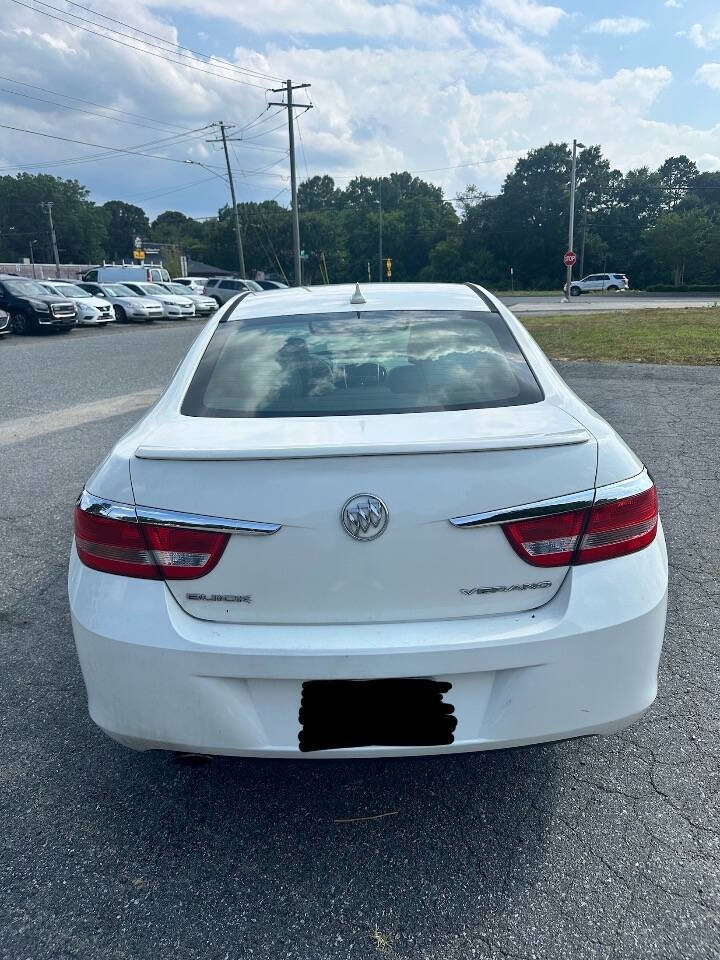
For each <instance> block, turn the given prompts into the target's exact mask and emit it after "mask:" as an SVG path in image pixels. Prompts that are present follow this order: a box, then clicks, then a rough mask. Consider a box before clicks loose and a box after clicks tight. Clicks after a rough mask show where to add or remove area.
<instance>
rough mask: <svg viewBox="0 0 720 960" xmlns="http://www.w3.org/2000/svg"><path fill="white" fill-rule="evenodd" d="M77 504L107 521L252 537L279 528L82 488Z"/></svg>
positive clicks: (274, 525) (269, 524)
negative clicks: (109, 496)
mask: <svg viewBox="0 0 720 960" xmlns="http://www.w3.org/2000/svg"><path fill="white" fill-rule="evenodd" d="M77 506H78V507H79V508H80V509H81V510H84V511H85V512H86V513H94V514H96V515H97V516H100V517H108V518H109V519H110V520H125V521H127V522H129V523H138V522H140V523H155V524H157V525H159V526H163V527H185V528H192V529H193V530H208V531H210V532H212V533H244V534H250V535H251V536H253V535H254V536H270V535H271V534H273V533H277V532H278V530H280V528H281V526H282V525H281V524H279V523H262V522H260V521H259V520H233V519H231V518H229V517H206V516H204V515H202V514H196V513H181V512H179V511H177V510H162V509H160V508H158V507H142V506H137V507H134V506H132V504H129V503H119V502H118V501H117V500H107V499H104V498H102V497H96V496H95V495H94V494H92V493H88V491H87V490H83V492H82V493H81V494H80V496H79V497H78V499H77Z"/></svg>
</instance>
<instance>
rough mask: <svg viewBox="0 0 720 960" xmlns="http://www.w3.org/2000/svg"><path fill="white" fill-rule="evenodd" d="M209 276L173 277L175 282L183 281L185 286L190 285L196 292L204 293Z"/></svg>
mask: <svg viewBox="0 0 720 960" xmlns="http://www.w3.org/2000/svg"><path fill="white" fill-rule="evenodd" d="M206 280H207V277H173V278H172V282H173V283H181V284H182V285H183V286H184V287H189V288H190V289H191V290H192V291H194V292H195V293H202V292H203V290H204V289H205V281H206Z"/></svg>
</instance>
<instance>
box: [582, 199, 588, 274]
mask: <svg viewBox="0 0 720 960" xmlns="http://www.w3.org/2000/svg"><path fill="white" fill-rule="evenodd" d="M586 233H587V200H586V201H585V202H584V203H583V235H582V242H581V244H580V279H581V280H582V278H583V277H584V276H585V234H586Z"/></svg>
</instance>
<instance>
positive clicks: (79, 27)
mask: <svg viewBox="0 0 720 960" xmlns="http://www.w3.org/2000/svg"><path fill="white" fill-rule="evenodd" d="M12 2H13V3H15V4H17V5H18V6H19V7H25V8H26V9H27V10H31V11H32V12H33V13H37V14H41V15H42V16H44V17H49V18H50V19H51V20H57V21H59V22H60V23H64V24H65V25H66V26H68V27H74V28H75V29H76V30H84V31H85V32H86V33H91V34H92V35H93V36H96V37H101V38H102V39H103V40H111V41H112V42H113V43H118V44H120V46H122V47H128V49H130V50H134V51H135V52H136V53H145V54H147V55H148V56H149V57H155V58H156V59H158V60H165V61H166V62H167V63H172V64H173V65H174V66H177V67H188V69H190V70H197V71H198V72H199V73H204V74H207V75H208V76H211V77H215V78H216V79H218V80H229V81H232V82H233V83H240V84H244V85H245V86H248V87H257V88H258V89H260V90H265V89H266V85H264V84H260V83H252V82H251V81H250V80H241V79H240V78H239V77H228V76H227V75H226V74H222V73H217V72H214V71H212V70H203V69H202V67H199V66H197V65H196V64H193V63H188V61H187V60H173V59H171V58H170V57H164V56H162V54H160V53H154V52H153V51H152V50H146V49H144V48H143V47H138V46H136V44H138V43H144V44H145V46H150V47H152V46H154V45H153V44H151V43H148V41H147V40H139V39H138V38H136V37H129V38H128V39H131V40H134V41H135V43H125V42H124V41H123V40H118V38H117V37H114V36H110V35H109V33H98V31H97V30H91V29H90V28H89V27H87V26H85V25H84V24H83V23H74V22H73V21H72V20H65V19H63V17H59V16H57V15H56V14H52V13H48V12H47V10H38V9H37V8H36V7H33V6H31V5H30V4H29V3H24V2H23V0H12ZM35 2H36V3H40V4H41V5H42V6H43V7H48V8H49V9H50V10H55V11H57V13H64V14H66V16H69V17H75V19H80V18H79V16H78V15H77V14H74V13H70V12H69V11H66V10H61V9H60V8H59V7H53V6H52V4H49V3H45V2H44V0H35ZM94 25H95V26H96V27H100V29H102V30H107V31H109V32H112V33H117V34H118V36H124V37H127V34H123V33H119V31H117V30H114V31H110V28H109V27H104V26H103V25H102V24H99V23H95V24H94ZM158 49H163V48H158ZM164 52H165V53H169V52H170V51H168V50H165V51H164Z"/></svg>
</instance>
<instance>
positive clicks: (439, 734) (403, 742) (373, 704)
mask: <svg viewBox="0 0 720 960" xmlns="http://www.w3.org/2000/svg"><path fill="white" fill-rule="evenodd" d="M451 686H452V684H450V683H448V682H446V681H440V680H432V679H426V678H422V677H420V678H415V677H409V678H400V679H389V680H306V681H305V682H304V683H303V685H302V699H301V703H300V714H299V719H300V726H301V730H300V734H299V737H298V739H299V743H300V750H301V751H302V752H304V753H308V752H311V751H314V750H337V749H340V748H349V747H418V746H437V745H441V744H449V743H452V742H453V739H454V731H455V727H456V726H457V718H456V717H455V716H453V714H454V712H455V708H454V706H453V705H452V703H447V702H446V701H445V699H444V696H445V694H446V693H448V692H449V690H450V688H451Z"/></svg>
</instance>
